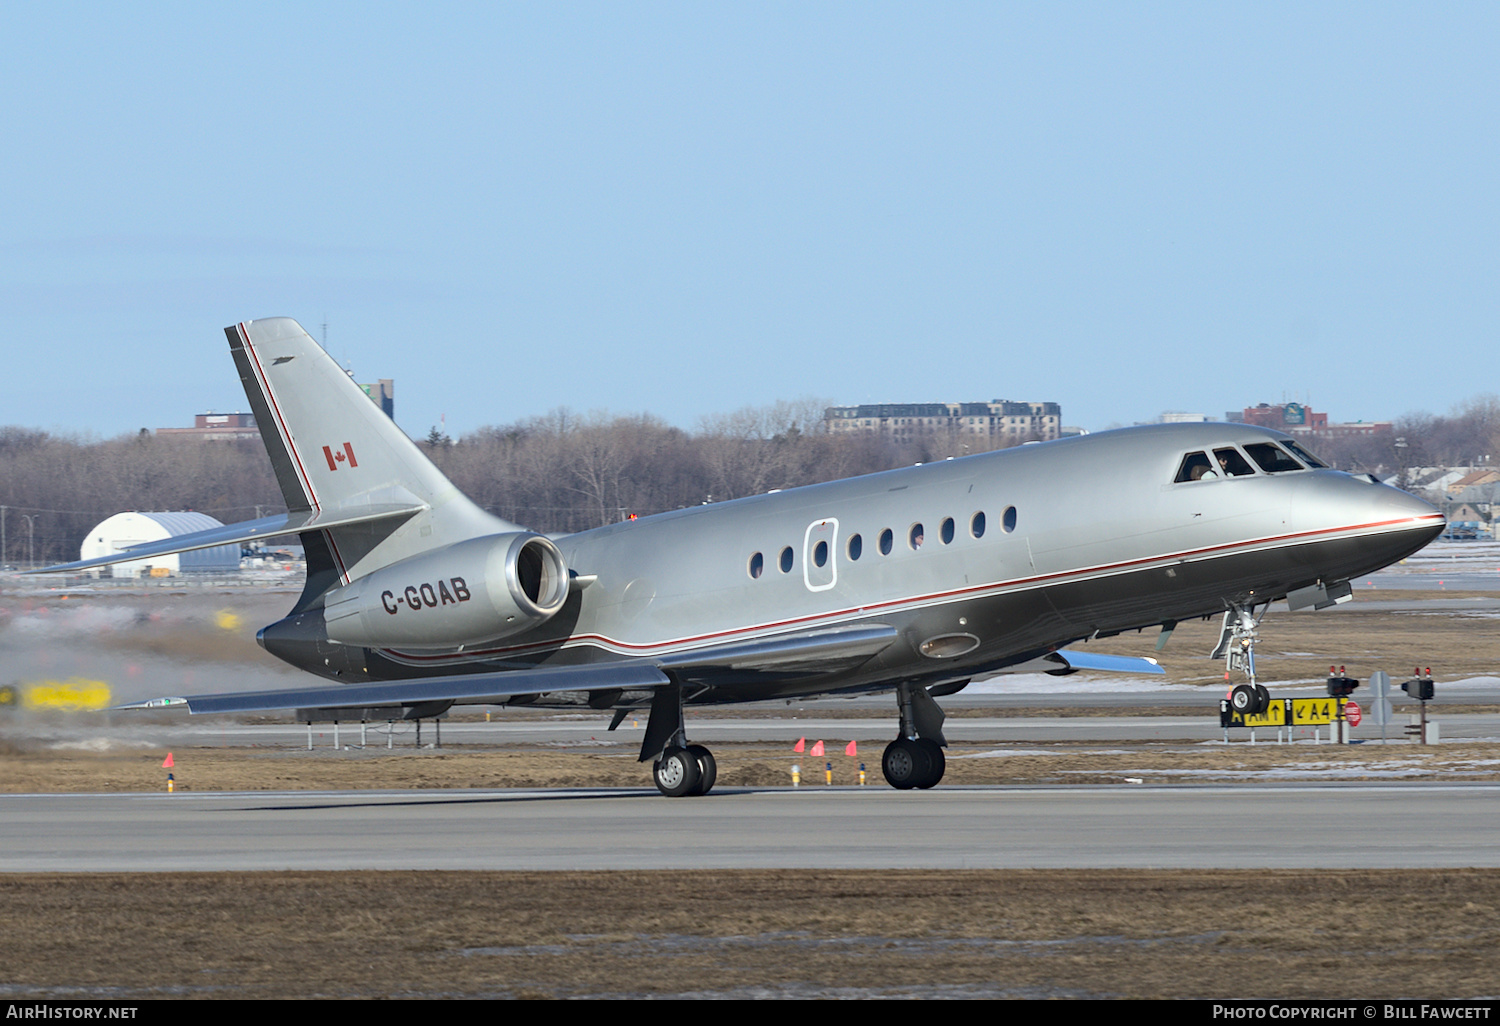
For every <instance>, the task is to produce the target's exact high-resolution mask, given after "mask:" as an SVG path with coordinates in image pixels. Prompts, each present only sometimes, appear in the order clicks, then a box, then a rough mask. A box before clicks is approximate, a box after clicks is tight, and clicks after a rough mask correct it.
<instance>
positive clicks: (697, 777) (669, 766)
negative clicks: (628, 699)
mask: <svg viewBox="0 0 1500 1026" xmlns="http://www.w3.org/2000/svg"><path fill="white" fill-rule="evenodd" d="M615 722H617V723H618V722H619V721H618V720H616V721H615ZM648 759H650V760H653V761H652V764H651V777H652V779H653V780H655V781H656V788H657V790H659V791H660V792H661V793H662V794H664V795H666V796H667V797H668V798H685V797H688V796H690V795H700V794H708V792H709V791H711V790H713V786H714V782H715V781H716V780H718V777H719V765H718V763H717V762H715V761H714V756H713V753H712V752H710V751H709V750H708V749H707V748H704V747H703V746H702V745H690V744H688V741H687V731H686V729H685V728H684V726H683V722H682V685H681V684H677V683H675V682H674V683H672V684H669V685H667V686H665V687H659V688H657V689H656V694H655V695H653V696H652V698H651V718H650V719H649V720H647V721H646V737H645V738H644V740H642V741H641V758H640V761H641V762H645V761H647V760H648Z"/></svg>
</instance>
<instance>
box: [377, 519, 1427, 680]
mask: <svg viewBox="0 0 1500 1026" xmlns="http://www.w3.org/2000/svg"><path fill="white" fill-rule="evenodd" d="M1441 519H1443V515H1442V514H1441V513H1431V514H1428V515H1426V516H1421V517H1401V518H1399V519H1396V520H1379V521H1374V522H1372V523H1367V524H1349V525H1347V526H1344V527H1327V528H1320V529H1318V530H1314V531H1298V532H1295V533H1293V534H1280V535H1273V536H1271V537H1268V538H1257V539H1254V540H1251V541H1243V542H1227V543H1225V544H1223V545H1210V546H1208V547H1206V548H1201V549H1186V550H1184V551H1181V552H1169V553H1165V554H1163V555H1160V556H1147V557H1143V558H1141V559H1132V560H1126V561H1125V562H1121V563H1102V564H1100V565H1098V566H1091V567H1080V568H1079V569H1076V570H1062V571H1058V572H1057V573H1052V574H1038V575H1036V576H1034V577H1018V578H1015V579H1014V580H1009V581H996V582H995V583H993V584H978V585H974V586H972V587H968V588H956V589H953V590H950V591H938V592H932V593H930V594H927V595H913V596H908V597H907V598H900V599H887V600H886V601H884V602H875V603H871V604H870V605H866V606H850V607H848V608H845V609H838V610H830V611H829V612H826V613H811V614H809V615H807V616H799V617H794V618H792V619H790V620H777V621H774V622H772V623H762V624H756V625H753V626H749V627H735V628H730V629H727V630H722V631H714V632H711V633H708V634H698V635H694V636H692V637H686V638H675V639H672V640H670V641H657V642H647V643H635V642H629V641H619V640H616V639H614V638H610V637H607V636H605V635H603V634H574V635H572V636H570V637H567V638H562V639H556V638H554V639H550V640H548V641H533V642H530V643H527V644H524V645H509V646H503V647H500V648H487V649H475V650H471V651H467V652H445V653H441V654H438V655H420V654H415V653H409V652H402V651H400V650H399V649H381V650H380V651H383V652H384V653H385V654H387V655H389V656H391V657H392V658H394V659H398V660H401V661H404V662H408V663H433V662H443V661H452V660H461V661H465V662H467V661H472V660H477V659H484V658H491V657H494V656H500V655H515V654H519V653H523V652H538V651H546V650H548V649H563V648H569V647H575V646H577V645H581V644H585V643H590V642H597V643H598V644H599V645H601V646H605V647H612V648H615V649H620V650H624V651H625V652H633V653H640V654H648V653H653V652H655V653H656V654H661V655H666V654H669V653H670V650H672V649H675V648H678V647H684V646H694V645H701V644H702V643H704V642H712V641H721V640H724V639H726V638H732V637H735V636H740V635H751V634H760V633H763V632H767V631H779V630H784V629H785V628H788V627H796V626H800V625H804V624H810V623H816V622H817V621H820V620H829V619H833V618H839V617H847V616H850V615H855V616H859V617H865V616H867V615H869V614H870V613H873V612H875V611H877V610H889V609H891V608H893V607H898V606H908V605H919V604H930V603H933V602H935V601H941V600H946V599H953V598H957V597H960V596H974V595H977V594H979V593H982V592H998V591H1004V590H1006V589H1010V588H1022V587H1028V586H1032V585H1037V584H1042V583H1048V582H1051V583H1059V581H1060V579H1062V578H1070V577H1073V578H1081V577H1086V576H1089V575H1098V574H1114V573H1119V572H1121V571H1128V570H1131V569H1135V568H1139V567H1141V566H1143V565H1145V564H1150V563H1160V562H1166V561H1175V560H1182V559H1187V558H1190V557H1194V556H1204V555H1209V554H1212V553H1222V552H1224V551H1225V550H1228V549H1249V548H1252V547H1255V546H1262V545H1269V544H1275V543H1279V542H1288V541H1295V540H1297V539H1303V538H1309V537H1313V536H1317V535H1333V534H1342V533H1345V532H1348V531H1375V530H1376V529H1378V528H1387V527H1393V526H1395V525H1397V524H1411V525H1413V526H1420V525H1423V524H1429V523H1432V522H1433V521H1436V520H1441ZM1381 533H1386V532H1381ZM830 626H834V625H830ZM662 650H667V651H662Z"/></svg>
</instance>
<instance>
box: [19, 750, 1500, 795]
mask: <svg viewBox="0 0 1500 1026" xmlns="http://www.w3.org/2000/svg"><path fill="white" fill-rule="evenodd" d="M713 747H714V754H715V757H716V758H717V760H718V763H719V785H718V786H719V787H720V788H725V787H736V786H740V787H776V786H787V785H790V783H791V767H792V765H793V764H794V763H795V764H797V765H800V766H801V768H802V773H803V785H804V786H811V787H817V786H823V781H824V779H825V776H824V766H825V764H827V763H829V762H831V763H832V764H833V767H834V777H833V780H834V783H835V784H836V785H840V786H849V785H853V784H857V783H858V782H859V780H858V772H859V763H860V762H861V761H863V762H864V763H865V765H866V767H867V769H868V773H867V780H868V783H869V785H870V786H882V787H883V786H884V782H883V781H882V779H881V777H880V749H879V747H878V746H872V747H871V748H870V749H869V750H868V751H866V753H865V754H864V755H862V756H861V757H860V759H849V758H846V757H845V756H844V755H843V754H841V753H840V754H837V755H834V756H831V757H829V758H825V759H811V758H808V757H807V756H806V755H795V754H793V753H792V752H791V750H790V747H789V746H788V745H785V744H764V743H715V745H714V746H713ZM635 754H636V753H635V749H634V747H633V746H632V745H626V744H621V745H619V746H617V747H616V748H615V749H614V750H612V751H610V752H606V753H601V752H598V751H592V750H591V751H578V750H574V749H548V748H544V747H532V746H527V747H523V748H515V749H469V748H445V749H441V750H435V749H413V748H407V749H395V750H391V751H387V750H386V749H384V748H378V749H367V750H364V751H334V750H332V749H321V750H315V751H312V752H308V751H306V750H305V749H299V748H279V749H278V748H257V749H244V748H238V749H237V748H191V749H184V748H178V749H176V750H175V752H174V760H175V762H176V766H175V767H174V769H173V773H174V775H175V777H176V784H177V787H178V789H180V790H184V791H263V790H350V789H381V790H386V789H401V788H505V787H649V786H651V782H650V774H649V773H648V771H647V769H646V767H644V766H642V765H641V764H640V763H638V762H636V759H635ZM165 755H166V750H165V749H161V750H138V751H133V752H126V753H104V754H96V753H91V752H78V751H57V750H40V749H37V750H30V751H27V750H18V749H16V748H14V747H12V748H11V749H10V750H9V751H3V750H0V791H3V792H7V793H12V794H19V793H48V792H73V793H94V792H109V791H159V790H162V789H163V788H164V787H165V781H166V771H165V770H163V769H162V768H161V762H162V759H163V758H164V757H165ZM947 755H948V772H947V775H946V776H945V777H944V778H943V783H944V785H945V786H952V785H959V784H1001V785H1006V784H1010V785H1018V784H1019V785H1026V784H1101V783H1102V784H1119V783H1123V782H1124V781H1125V779H1126V778H1127V777H1129V778H1140V779H1142V780H1144V781H1145V782H1147V783H1152V784H1161V783H1172V782H1176V781H1191V782H1193V783H1202V782H1206V781H1237V780H1254V779H1257V778H1262V777H1265V776H1267V775H1271V774H1277V775H1283V776H1284V775H1286V774H1288V773H1298V774H1301V775H1303V776H1304V777H1305V778H1307V779H1313V780H1316V779H1339V780H1369V779H1388V778H1390V777H1392V776H1401V775H1411V776H1420V777H1421V778H1422V779H1424V780H1495V779H1500V744H1496V743H1489V742H1475V743H1466V744H1458V745H1440V746H1434V747H1430V748H1421V747H1418V746H1415V745H1409V744H1404V743H1403V744H1392V745H1380V744H1363V745H1331V744H1322V745H1311V744H1305V743H1298V744H1295V745H1277V744H1268V743H1262V744H1256V745H1251V744H1248V743H1246V742H1243V741H1241V742H1239V743H1235V744H1231V745H1202V744H1191V743H1182V744H1171V743H1160V742H1152V743H1147V744H1128V743H1120V744H1116V743H1109V744H1097V743H1092V742H1090V743H1012V742H1005V743H1004V744H1003V745H994V744H991V745H981V744H954V745H952V746H951V747H950V748H949V749H948V753H947Z"/></svg>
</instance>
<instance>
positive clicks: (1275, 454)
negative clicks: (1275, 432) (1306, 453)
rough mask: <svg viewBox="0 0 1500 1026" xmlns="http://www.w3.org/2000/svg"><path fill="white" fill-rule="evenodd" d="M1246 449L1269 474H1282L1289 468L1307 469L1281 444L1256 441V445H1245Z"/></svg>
mask: <svg viewBox="0 0 1500 1026" xmlns="http://www.w3.org/2000/svg"><path fill="white" fill-rule="evenodd" d="M1245 451H1246V452H1248V453H1249V454H1250V458H1251V459H1252V460H1254V461H1255V462H1256V463H1258V464H1259V465H1260V469H1261V470H1264V471H1265V472H1266V473H1267V474H1282V473H1285V472H1287V471H1289V470H1305V469H1307V468H1305V467H1304V466H1302V464H1300V463H1298V462H1297V461H1296V460H1294V459H1292V458H1291V457H1290V456H1288V455H1287V454H1286V452H1285V451H1284V450H1282V449H1281V448H1280V447H1279V446H1276V445H1272V444H1271V443H1270V442H1256V443H1255V444H1254V445H1247V446H1245Z"/></svg>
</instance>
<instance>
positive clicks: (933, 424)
mask: <svg viewBox="0 0 1500 1026" xmlns="http://www.w3.org/2000/svg"><path fill="white" fill-rule="evenodd" d="M823 424H824V426H825V427H826V428H827V429H828V431H829V432H830V433H836V434H845V433H850V432H865V433H869V434H876V435H880V436H882V437H885V438H889V439H890V440H892V441H894V442H909V441H912V440H914V439H916V438H918V437H919V436H921V435H926V434H953V435H981V436H984V437H986V438H992V439H995V440H997V441H998V440H1004V441H1009V442H1017V443H1019V442H1030V441H1044V442H1045V441H1050V440H1051V439H1054V438H1059V437H1061V436H1062V407H1060V406H1058V404H1057V403H1033V402H1012V401H1011V400H1008V399H995V400H993V401H991V402H987V403H871V404H865V405H861V406H830V407H828V408H827V409H826V410H824V412H823Z"/></svg>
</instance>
